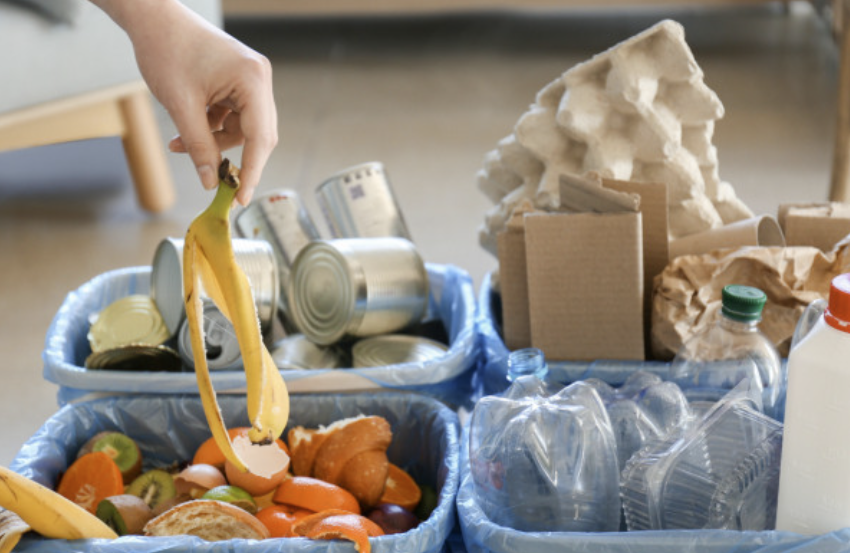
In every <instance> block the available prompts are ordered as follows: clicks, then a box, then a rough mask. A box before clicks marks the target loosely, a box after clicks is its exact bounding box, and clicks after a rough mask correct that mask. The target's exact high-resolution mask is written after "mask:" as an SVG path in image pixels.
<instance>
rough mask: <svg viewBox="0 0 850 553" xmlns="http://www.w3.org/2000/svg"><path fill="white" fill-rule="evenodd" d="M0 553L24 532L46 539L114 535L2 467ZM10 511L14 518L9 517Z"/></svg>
mask: <svg viewBox="0 0 850 553" xmlns="http://www.w3.org/2000/svg"><path fill="white" fill-rule="evenodd" d="M0 507H2V508H3V509H6V511H2V510H0V551H3V552H6V551H11V549H12V548H13V547H14V546H15V545H16V544H17V543H18V540H19V539H20V537H21V534H23V533H24V532H25V531H26V530H24V527H26V528H27V529H29V528H31V529H32V530H34V531H36V532H38V533H39V534H41V535H42V536H44V537H46V538H59V539H66V540H77V539H86V538H105V539H115V538H117V537H118V535H117V534H116V533H115V532H114V531H113V530H112V529H111V528H109V526H107V525H106V524H105V523H104V522H103V521H101V520H100V519H99V518H97V517H96V516H94V515H93V514H91V513H90V512H88V511H86V510H85V509H83V508H82V507H80V506H79V505H77V504H76V503H74V502H73V501H71V500H70V499H67V498H66V497H63V496H61V495H59V494H58V493H56V492H54V491H53V490H51V489H49V488H46V487H44V486H42V485H41V484H39V483H38V482H35V481H34V480H30V479H29V478H27V477H25V476H23V475H21V474H18V473H17V472H15V471H13V470H10V469H8V468H6V467H0ZM9 511H11V512H12V513H13V514H14V515H17V517H14V516H10V514H9ZM6 548H8V549H6Z"/></svg>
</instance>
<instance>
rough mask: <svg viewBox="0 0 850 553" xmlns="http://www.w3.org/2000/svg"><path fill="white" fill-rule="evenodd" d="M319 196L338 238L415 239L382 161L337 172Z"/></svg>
mask: <svg viewBox="0 0 850 553" xmlns="http://www.w3.org/2000/svg"><path fill="white" fill-rule="evenodd" d="M316 198H317V200H318V203H319V207H320V208H321V210H322V213H323V214H324V217H325V221H326V222H327V224H328V227H329V228H330V232H331V236H333V237H334V238H370V237H385V236H394V237H398V238H406V239H408V240H411V238H410V232H409V231H408V230H407V224H406V223H405V222H404V217H403V216H402V213H401V209H399V206H398V202H397V201H396V197H395V194H394V193H393V190H392V187H391V185H390V181H389V179H388V178H387V174H386V171H385V170H384V166H383V164H381V163H380V162H377V161H373V162H369V163H363V164H360V165H356V166H354V167H349V168H348V169H345V170H343V171H340V172H339V173H336V174H335V175H333V176H331V177H330V178H329V179H327V180H326V181H325V182H323V183H322V184H320V185H319V187H318V188H317V189H316Z"/></svg>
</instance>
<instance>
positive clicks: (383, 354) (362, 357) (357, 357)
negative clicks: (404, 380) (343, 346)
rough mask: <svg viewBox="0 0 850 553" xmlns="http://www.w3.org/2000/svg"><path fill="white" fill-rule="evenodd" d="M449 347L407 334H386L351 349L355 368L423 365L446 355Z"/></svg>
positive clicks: (357, 344)
mask: <svg viewBox="0 0 850 553" xmlns="http://www.w3.org/2000/svg"><path fill="white" fill-rule="evenodd" d="M447 350H448V347H447V346H446V345H445V344H441V343H440V342H437V341H435V340H431V339H429V338H422V337H420V336H410V335H406V334H385V335H382V336H374V337H372V338H365V339H363V340H360V341H358V342H357V343H356V344H354V346H353V347H352V348H351V356H352V358H353V362H354V363H353V364H354V367H355V368H365V367H383V366H387V365H401V364H403V363H423V362H426V361H431V360H433V359H436V358H438V357H440V356H441V355H443V354H445V353H446V351H447Z"/></svg>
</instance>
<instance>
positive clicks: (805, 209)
mask: <svg viewBox="0 0 850 553" xmlns="http://www.w3.org/2000/svg"><path fill="white" fill-rule="evenodd" d="M779 223H780V225H781V226H782V228H783V230H784V231H785V238H786V240H787V242H788V245H789V246H814V247H816V248H819V249H820V250H821V251H824V252H829V251H831V250H832V249H833V248H834V247H835V245H836V244H837V243H838V242H839V241H840V240H841V239H842V238H844V237H845V236H847V235H848V234H850V205H847V204H841V203H836V202H832V203H830V202H823V203H812V204H783V205H781V206H779Z"/></svg>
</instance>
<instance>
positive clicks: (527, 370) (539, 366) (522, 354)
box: [507, 348, 549, 382]
mask: <svg viewBox="0 0 850 553" xmlns="http://www.w3.org/2000/svg"><path fill="white" fill-rule="evenodd" d="M527 375H534V376H536V377H537V378H539V379H540V380H546V377H547V376H548V375H549V365H548V364H547V363H546V356H545V355H544V354H543V351H542V350H540V349H538V348H523V349H518V350H516V351H512V352H511V353H510V354H509V355H508V375H507V376H508V382H513V381H514V380H516V379H517V378H519V377H521V376H527Z"/></svg>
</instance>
